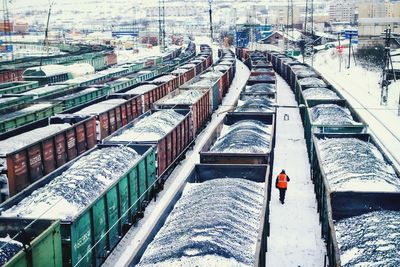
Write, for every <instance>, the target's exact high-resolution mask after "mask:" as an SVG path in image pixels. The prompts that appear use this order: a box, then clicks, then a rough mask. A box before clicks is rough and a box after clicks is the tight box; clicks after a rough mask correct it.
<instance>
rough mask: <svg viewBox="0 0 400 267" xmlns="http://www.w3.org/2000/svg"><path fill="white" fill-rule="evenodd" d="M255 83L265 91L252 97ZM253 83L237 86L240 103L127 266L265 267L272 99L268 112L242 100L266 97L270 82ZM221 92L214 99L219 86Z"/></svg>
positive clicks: (226, 117) (224, 53)
mask: <svg viewBox="0 0 400 267" xmlns="http://www.w3.org/2000/svg"><path fill="white" fill-rule="evenodd" d="M219 55H220V56H221V57H223V61H226V60H227V59H228V58H229V59H231V58H232V57H234V55H233V53H232V52H230V51H229V50H226V49H224V50H220V51H219ZM224 55H226V57H224ZM264 58H265V57H264ZM265 60H266V59H265ZM215 69H216V68H215V67H214V70H215ZM252 71H254V70H252ZM210 73H211V72H210ZM213 73H214V74H215V71H214V72H213ZM270 75H271V76H274V74H270ZM256 84H257V86H256V87H257V88H258V89H260V88H264V89H265V92H260V91H258V92H255V93H254V94H252V93H251V92H252V90H251V88H252V87H253V86H255V85H256ZM256 84H253V82H252V81H250V79H249V80H248V81H247V84H246V85H245V86H244V88H242V94H241V96H240V99H238V101H237V105H236V106H235V107H233V109H232V111H231V112H229V113H227V114H225V117H224V120H223V121H222V122H221V124H220V125H218V126H217V127H216V129H215V130H214V132H213V133H212V134H211V138H209V140H208V141H207V142H206V143H205V145H204V147H203V148H202V149H201V152H200V162H201V164H196V165H195V166H194V167H193V169H192V170H191V171H190V173H189V175H188V176H187V177H185V178H184V179H183V180H182V182H181V184H180V186H179V188H178V189H177V190H176V191H175V192H173V195H172V197H171V201H170V202H169V203H168V204H167V207H166V208H165V209H164V210H163V212H162V214H160V216H159V217H158V219H157V221H155V222H154V223H153V224H152V225H153V226H152V227H151V228H150V230H149V233H148V234H147V235H146V236H145V237H144V238H143V239H142V240H141V242H140V244H139V246H137V247H136V248H135V249H134V250H133V254H132V256H131V262H130V265H132V266H152V265H153V264H156V263H157V264H165V265H174V264H177V263H179V264H183V265H193V266H194V265H197V266H207V265H208V264H209V262H212V263H213V264H215V263H216V262H217V263H218V264H219V265H220V266H231V265H244V266H265V252H266V250H267V236H268V235H269V201H270V192H271V179H272V176H271V175H272V172H271V169H270V167H271V165H272V164H273V150H274V144H275V141H274V140H275V129H274V128H275V112H274V110H275V109H274V107H273V106H274V103H275V100H276V99H271V98H270V99H266V100H268V101H267V102H265V103H266V104H267V105H269V107H270V109H265V107H264V106H262V105H253V104H251V105H246V104H243V103H242V102H245V101H246V100H247V99H248V98H250V99H258V100H260V101H264V100H265V99H264V95H263V94H264V93H269V90H270V89H271V88H270V86H272V87H273V90H276V88H275V84H268V83H265V82H264V81H263V80H260V82H259V83H256ZM263 85H267V86H266V87H264V86H263ZM192 88H193V87H192ZM194 88H196V87H194ZM185 90H191V89H190V88H188V89H185ZM217 92H218V91H217ZM219 93H220V94H216V96H217V97H219V95H223V94H224V90H223V89H222V88H221V90H220V92H219ZM242 97H244V98H245V99H243V98H242ZM169 99H171V98H167V99H165V101H168V100H169ZM216 99H218V98H216ZM165 101H163V102H165ZM265 103H264V104H265ZM160 108H161V106H160ZM205 196H207V197H205ZM249 203H251V204H249ZM233 206H234V207H235V208H234V209H232V207H233ZM188 207H190V208H188ZM250 207H251V208H252V211H249V210H248V209H249V208H250ZM210 214H211V215H210ZM212 214H218V216H213V215H212ZM250 229H251V230H250ZM244 236H246V238H243V237H244ZM239 240H240V241H239ZM237 242H238V243H240V244H241V245H240V246H238V245H236V244H237ZM232 244H235V245H232Z"/></svg>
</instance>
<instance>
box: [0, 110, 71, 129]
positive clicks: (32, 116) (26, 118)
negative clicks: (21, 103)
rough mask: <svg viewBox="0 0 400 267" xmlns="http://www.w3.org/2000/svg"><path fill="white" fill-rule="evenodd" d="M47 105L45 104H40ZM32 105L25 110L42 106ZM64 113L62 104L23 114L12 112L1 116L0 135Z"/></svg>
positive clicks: (18, 111) (20, 111)
mask: <svg viewBox="0 0 400 267" xmlns="http://www.w3.org/2000/svg"><path fill="white" fill-rule="evenodd" d="M40 104H45V103H40ZM40 104H35V103H31V104H29V105H27V106H26V107H25V108H29V107H33V106H35V105H40ZM62 111H63V107H62V105H61V103H51V105H50V106H48V107H43V108H39V109H36V110H32V111H26V112H22V110H17V111H10V112H9V113H7V114H2V115H0V133H3V132H6V131H9V130H11V129H14V128H18V127H20V126H23V125H25V124H28V123H31V122H35V121H38V120H41V119H45V118H48V117H50V116H53V115H55V114H57V113H60V112H62Z"/></svg>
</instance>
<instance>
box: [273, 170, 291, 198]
mask: <svg viewBox="0 0 400 267" xmlns="http://www.w3.org/2000/svg"><path fill="white" fill-rule="evenodd" d="M289 181H290V179H289V176H287V174H286V173H285V170H282V171H281V173H280V174H278V177H276V182H275V187H276V188H278V189H279V200H280V201H281V203H282V204H284V203H285V194H286V190H287V183H288V182H289Z"/></svg>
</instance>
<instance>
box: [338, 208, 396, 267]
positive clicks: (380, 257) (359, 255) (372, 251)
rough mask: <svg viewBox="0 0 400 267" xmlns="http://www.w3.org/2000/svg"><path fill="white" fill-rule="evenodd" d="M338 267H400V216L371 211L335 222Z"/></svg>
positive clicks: (393, 213)
mask: <svg viewBox="0 0 400 267" xmlns="http://www.w3.org/2000/svg"><path fill="white" fill-rule="evenodd" d="M335 228H336V237H337V241H338V245H339V250H340V261H341V264H342V266H344V267H350V266H400V257H399V251H400V233H399V229H400V212H399V211H390V210H383V211H375V212H370V213H366V214H363V215H361V216H355V217H350V218H346V219H343V220H339V221H336V222H335Z"/></svg>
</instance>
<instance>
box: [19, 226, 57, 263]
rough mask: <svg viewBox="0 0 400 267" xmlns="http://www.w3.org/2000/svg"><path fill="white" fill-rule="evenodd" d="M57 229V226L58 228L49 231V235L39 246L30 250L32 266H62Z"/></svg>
mask: <svg viewBox="0 0 400 267" xmlns="http://www.w3.org/2000/svg"><path fill="white" fill-rule="evenodd" d="M59 227H60V226H59V224H58V228H53V229H51V233H50V234H49V235H47V236H45V237H44V238H43V239H42V240H41V244H40V246H35V248H34V249H32V260H33V266H60V267H61V266H62V255H61V233H60V228H59ZM27 266H29V265H27Z"/></svg>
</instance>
